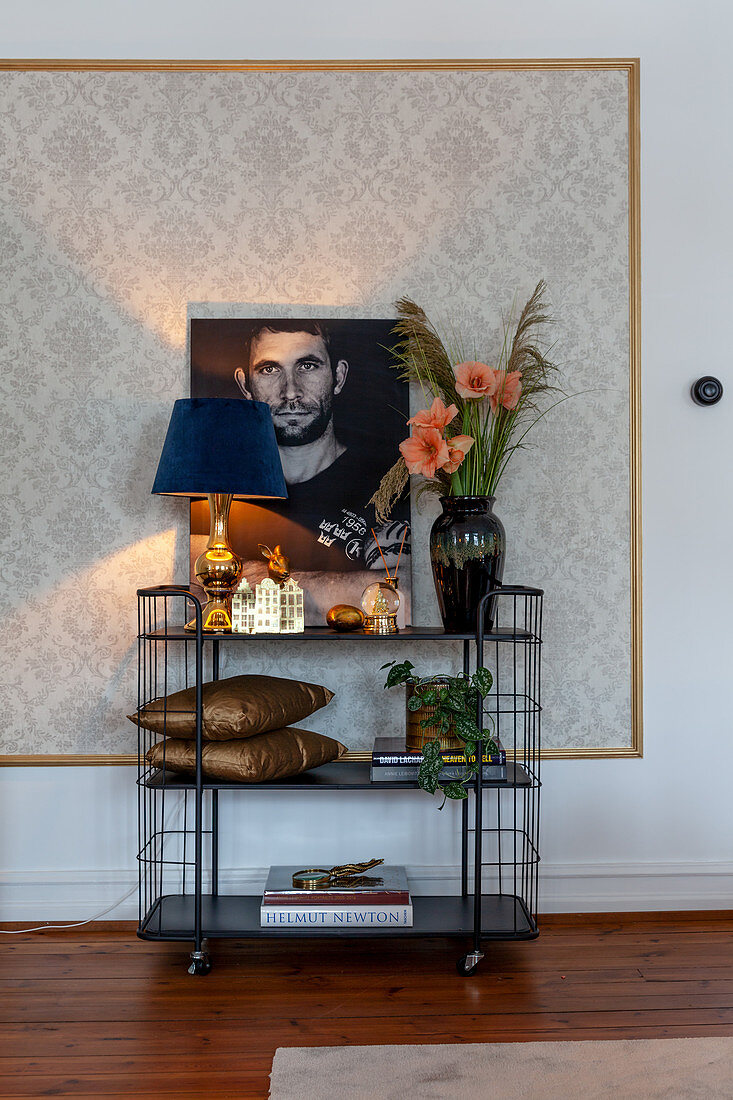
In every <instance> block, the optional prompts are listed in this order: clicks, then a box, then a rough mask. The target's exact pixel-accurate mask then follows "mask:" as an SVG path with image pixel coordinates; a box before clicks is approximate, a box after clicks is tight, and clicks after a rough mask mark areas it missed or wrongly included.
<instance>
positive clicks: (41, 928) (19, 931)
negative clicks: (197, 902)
mask: <svg viewBox="0 0 733 1100" xmlns="http://www.w3.org/2000/svg"><path fill="white" fill-rule="evenodd" d="M182 803H183V799H179V801H178V803H177V805H176V806H174V808H173V809H172V810H171V819H169V820H168V822H167V823H166V824H165V825H164V826H163V832H166V831H167V830H168V829H170V827H171V825H172V824H173V822H172V818H173V816H174V814H175V813H176V811H177V810H180V809H181V806H182ZM138 888H139V883H137V882H136V883H135V885H134V886H131V887H130V889H129V890H128V891H127V893H126V894H123V895H122V897H121V898H118V899H117V901H113V902H112V904H111V905H108V906H107V908H106V909H103V910H102V912H101V913H95V914H94V916H93V917H87V918H86V920H79V921H75V922H74V923H73V924H39V925H37V926H36V927H35V928H0V932H1V933H2V934H3V935H4V936H22V935H24V934H25V933H26V932H45V931H46V930H47V929H57V928H60V929H62V930H63V929H64V928H81V927H82V925H84V924H91V923H92V921H95V920H99V918H100V917H106V916H107V914H108V913H111V912H112V910H113V909H116V908H117V906H118V905H122V903H123V901H127V899H128V898H129V897H130V896H131V895H132V894H134V893H135V892H136V891H137V890H138Z"/></svg>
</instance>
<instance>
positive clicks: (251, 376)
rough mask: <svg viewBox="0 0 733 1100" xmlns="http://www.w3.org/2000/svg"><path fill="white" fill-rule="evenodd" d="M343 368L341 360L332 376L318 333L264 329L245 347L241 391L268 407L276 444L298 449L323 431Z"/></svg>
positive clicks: (343, 371) (331, 408)
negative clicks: (246, 364)
mask: <svg viewBox="0 0 733 1100" xmlns="http://www.w3.org/2000/svg"><path fill="white" fill-rule="evenodd" d="M347 370H348V366H347V364H346V363H345V362H344V361H343V360H341V361H339V363H338V364H337V366H336V371H335V376H334V372H333V371H332V370H331V361H330V359H329V356H328V352H327V350H326V345H325V344H324V342H323V339H322V337H320V336H316V335H314V334H312V333H309V332H269V331H268V330H267V329H264V330H263V331H262V332H260V333H259V334H258V335H257V336H256V337H255V338H254V340H253V341H252V344H251V347H250V358H249V369H248V371H247V390H248V391H249V393H250V395H251V396H252V397H253V398H254V400H255V401H265V402H267V404H268V405H269V406H270V408H271V410H272V420H273V423H274V425H275V435H276V437H277V441H278V443H279V444H280V446H281V447H302V446H303V445H304V444H306V443H314V442H315V441H316V440H317V439H320V438H321V436H322V435H323V433H324V432H325V431H326V429H327V427H328V425H329V423H330V422H331V417H332V415H333V398H334V395H335V394H337V393H340V392H341V390H342V388H343V385H344V382H345V381H346V372H347ZM240 384H241V383H240Z"/></svg>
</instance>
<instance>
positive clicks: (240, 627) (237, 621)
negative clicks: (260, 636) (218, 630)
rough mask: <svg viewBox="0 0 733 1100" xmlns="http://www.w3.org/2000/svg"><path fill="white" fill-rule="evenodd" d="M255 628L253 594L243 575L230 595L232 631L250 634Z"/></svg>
mask: <svg viewBox="0 0 733 1100" xmlns="http://www.w3.org/2000/svg"><path fill="white" fill-rule="evenodd" d="M254 628H255V594H254V592H253V591H252V586H251V585H250V583H249V581H248V580H247V578H246V577H245V578H244V580H243V581H242V582H241V584H240V585H239V588H238V589H237V591H236V592H235V593H234V595H233V596H232V632H233V633H234V634H251V633H252V632H253V630H254Z"/></svg>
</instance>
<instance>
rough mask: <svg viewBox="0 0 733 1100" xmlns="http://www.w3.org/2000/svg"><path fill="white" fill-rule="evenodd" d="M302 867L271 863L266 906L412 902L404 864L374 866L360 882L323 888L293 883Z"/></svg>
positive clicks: (402, 903)
mask: <svg viewBox="0 0 733 1100" xmlns="http://www.w3.org/2000/svg"><path fill="white" fill-rule="evenodd" d="M300 870H302V868H300V867H271V868H270V873H269V874H268V876H267V882H266V883H265V890H264V893H263V895H262V905H263V907H265V906H286V907H303V906H305V907H306V908H309V909H311V908H319V907H320V908H323V907H330V906H341V907H350V906H354V907H358V908H363V907H365V906H382V905H392V906H394V905H400V906H405V905H409V904H410V891H409V888H408V885H407V874H406V872H405V868H404V867H385V866H381V867H375V868H374V870H373V871H370V872H368V873H367V874H366V875H361V876H360V877H359V879H358V885H345V886H329V887H327V888H325V889H322V890H299V889H298V888H297V887H295V886H293V875H294V874H295V873H296V871H300Z"/></svg>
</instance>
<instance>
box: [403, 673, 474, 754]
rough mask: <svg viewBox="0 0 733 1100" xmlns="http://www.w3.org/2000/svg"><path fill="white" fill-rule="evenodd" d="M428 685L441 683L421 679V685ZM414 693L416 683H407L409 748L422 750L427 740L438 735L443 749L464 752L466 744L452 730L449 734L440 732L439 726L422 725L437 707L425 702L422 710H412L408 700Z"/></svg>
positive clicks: (437, 685) (414, 750)
mask: <svg viewBox="0 0 733 1100" xmlns="http://www.w3.org/2000/svg"><path fill="white" fill-rule="evenodd" d="M428 686H431V687H432V686H435V687H440V683H439V682H436V681H432V680H430V681H428V680H425V681H421V683H420V687H428ZM414 694H415V684H407V695H406V699H405V706H406V713H407V732H406V737H405V743H406V745H407V748H408V749H409V750H410V751H412V752H420V751H421V750H422V747H423V745H424V744H425V742H426V741H434V740H435V738H436V737H437V738H438V740H439V741H440V747H441V749H453V750H455V751H457V752H463V750H464V748H465V745H464V743H463V741H461V739H460V737H456V735H455V734H454V733H452V732H450V731H449V732H448V733H447V734H446V733H440V732H439V730H438V727H437V726H432V725H427V726H423V725H422V723H423V722H424V721H425V719H426V718H430V717H431V716H432V715H434V714H435V707H431V706H427V705H425V704H423V705H422V706H421V707H420V710H410V708H409V707H408V706H407V702H409V700H410V699H411V698H412V696H413V695H414Z"/></svg>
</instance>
